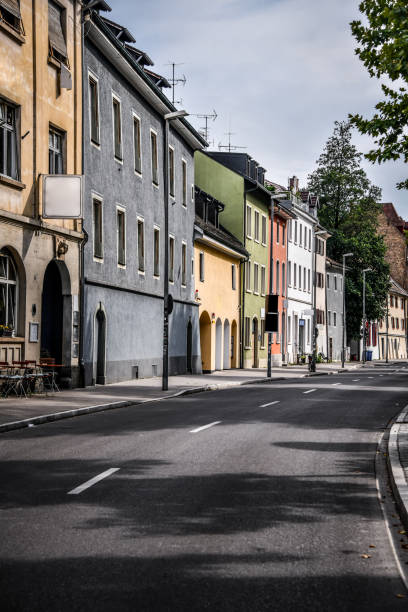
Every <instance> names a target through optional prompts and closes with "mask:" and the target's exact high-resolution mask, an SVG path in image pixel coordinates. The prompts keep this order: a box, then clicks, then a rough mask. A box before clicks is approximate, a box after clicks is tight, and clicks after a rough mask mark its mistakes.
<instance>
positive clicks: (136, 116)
mask: <svg viewBox="0 0 408 612" xmlns="http://www.w3.org/2000/svg"><path fill="white" fill-rule="evenodd" d="M135 119H136V121H138V122H139V141H140V171H139V170H136V167H135V166H136V164H135V161H136V151H135ZM132 122H133V169H134V171H135V174H136V176H140V177H141V176H142V175H143V146H142V120H141V118H140V117H139V115H138V114H137V113H136V112H135V111H134V110H132Z"/></svg>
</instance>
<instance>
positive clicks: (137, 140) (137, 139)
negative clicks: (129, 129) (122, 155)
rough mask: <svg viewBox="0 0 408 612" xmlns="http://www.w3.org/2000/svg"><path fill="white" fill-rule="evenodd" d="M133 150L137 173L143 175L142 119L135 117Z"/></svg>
mask: <svg viewBox="0 0 408 612" xmlns="http://www.w3.org/2000/svg"><path fill="white" fill-rule="evenodd" d="M133 150H134V156H135V172H137V173H138V174H142V137H141V130H140V119H139V117H136V115H133Z"/></svg>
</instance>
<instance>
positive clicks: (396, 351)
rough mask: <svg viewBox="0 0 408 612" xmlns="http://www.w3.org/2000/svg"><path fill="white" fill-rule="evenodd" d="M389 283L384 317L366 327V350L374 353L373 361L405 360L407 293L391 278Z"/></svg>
mask: <svg viewBox="0 0 408 612" xmlns="http://www.w3.org/2000/svg"><path fill="white" fill-rule="evenodd" d="M390 282H391V287H390V290H389V293H388V302H387V312H386V317H385V319H383V320H381V321H380V322H379V324H378V323H377V322H375V323H370V324H369V326H368V334H367V350H373V351H374V355H373V358H374V359H376V358H379V359H386V358H387V355H388V359H393V360H396V359H406V358H407V305H408V292H407V291H405V289H403V288H402V287H401V285H400V284H399V283H397V282H396V281H395V280H394V279H393V278H391V279H390ZM387 319H388V325H387ZM377 347H378V348H377Z"/></svg>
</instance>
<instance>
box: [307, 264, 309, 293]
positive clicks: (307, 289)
mask: <svg viewBox="0 0 408 612" xmlns="http://www.w3.org/2000/svg"><path fill="white" fill-rule="evenodd" d="M307 290H308V292H309V293H310V270H308V271H307Z"/></svg>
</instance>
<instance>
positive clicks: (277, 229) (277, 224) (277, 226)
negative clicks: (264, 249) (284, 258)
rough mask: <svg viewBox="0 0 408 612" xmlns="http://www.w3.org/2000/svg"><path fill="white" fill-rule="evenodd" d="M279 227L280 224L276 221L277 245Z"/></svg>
mask: <svg viewBox="0 0 408 612" xmlns="http://www.w3.org/2000/svg"><path fill="white" fill-rule="evenodd" d="M279 227H280V223H279V221H276V244H279Z"/></svg>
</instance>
